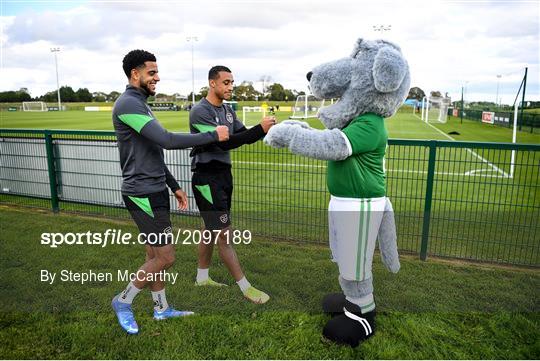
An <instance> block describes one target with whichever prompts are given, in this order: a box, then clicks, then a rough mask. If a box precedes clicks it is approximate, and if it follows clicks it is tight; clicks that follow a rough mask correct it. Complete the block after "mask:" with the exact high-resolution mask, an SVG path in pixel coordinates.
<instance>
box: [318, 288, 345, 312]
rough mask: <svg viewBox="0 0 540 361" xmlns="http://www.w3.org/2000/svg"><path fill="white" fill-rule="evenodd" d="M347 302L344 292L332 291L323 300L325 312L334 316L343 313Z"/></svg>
mask: <svg viewBox="0 0 540 361" xmlns="http://www.w3.org/2000/svg"><path fill="white" fill-rule="evenodd" d="M345 302H346V299H345V295H344V294H343V293H331V294H329V295H326V296H324V298H323V300H322V309H323V312H324V313H328V314H330V315H331V316H332V317H335V316H339V315H342V314H343V307H344V306H345Z"/></svg>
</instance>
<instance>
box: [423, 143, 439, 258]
mask: <svg viewBox="0 0 540 361" xmlns="http://www.w3.org/2000/svg"><path fill="white" fill-rule="evenodd" d="M436 155H437V141H436V140H431V141H429V159H428V175H427V184H426V200H425V204H424V221H423V224H422V244H421V246H420V259H421V260H422V261H425V260H426V259H427V249H428V240H429V225H430V222H431V199H432V197H433V179H434V178H435V157H436Z"/></svg>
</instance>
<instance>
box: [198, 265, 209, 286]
mask: <svg viewBox="0 0 540 361" xmlns="http://www.w3.org/2000/svg"><path fill="white" fill-rule="evenodd" d="M209 277H210V276H208V268H197V282H199V283H200V282H204V281H206V280H207V279H208V278H209Z"/></svg>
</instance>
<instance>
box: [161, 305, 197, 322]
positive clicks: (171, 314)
mask: <svg viewBox="0 0 540 361" xmlns="http://www.w3.org/2000/svg"><path fill="white" fill-rule="evenodd" d="M193 314H194V312H191V311H178V310H175V309H174V308H172V307H171V306H169V307H167V309H166V310H165V311H161V312H159V311H156V310H154V320H166V319H168V318H177V317H184V316H191V315H193Z"/></svg>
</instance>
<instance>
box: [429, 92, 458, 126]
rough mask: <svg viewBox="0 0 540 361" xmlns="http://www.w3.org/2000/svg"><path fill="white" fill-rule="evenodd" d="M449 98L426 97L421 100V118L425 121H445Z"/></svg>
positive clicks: (449, 102)
mask: <svg viewBox="0 0 540 361" xmlns="http://www.w3.org/2000/svg"><path fill="white" fill-rule="evenodd" d="M451 102H452V101H451V99H450V98H446V97H427V98H424V99H423V100H422V120H424V121H425V122H426V123H446V121H447V120H448V107H449V106H450V104H451Z"/></svg>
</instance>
